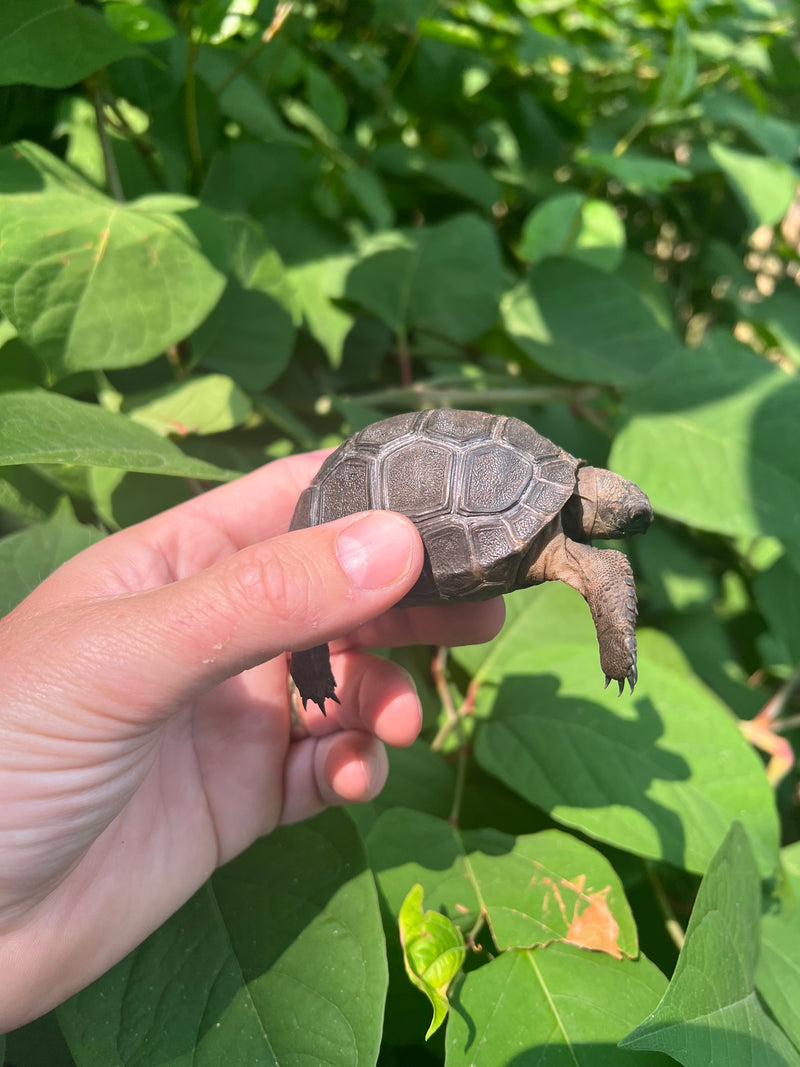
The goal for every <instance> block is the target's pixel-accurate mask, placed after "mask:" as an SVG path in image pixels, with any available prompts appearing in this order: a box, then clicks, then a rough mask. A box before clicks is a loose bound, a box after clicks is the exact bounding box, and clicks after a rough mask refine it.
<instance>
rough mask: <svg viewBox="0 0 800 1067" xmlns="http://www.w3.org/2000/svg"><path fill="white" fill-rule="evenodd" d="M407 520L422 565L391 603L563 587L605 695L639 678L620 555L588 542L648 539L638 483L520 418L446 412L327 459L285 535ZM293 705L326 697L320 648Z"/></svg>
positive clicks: (299, 655) (309, 655)
mask: <svg viewBox="0 0 800 1067" xmlns="http://www.w3.org/2000/svg"><path fill="white" fill-rule="evenodd" d="M376 509H387V510H389V511H399V512H402V514H404V515H407V516H408V517H409V518H410V519H411V520H412V521H413V523H414V525H415V526H416V527H417V529H418V530H419V532H420V535H421V537H422V541H423V544H424V546H425V563H424V566H423V569H422V573H421V574H420V576H419V578H418V580H417V582H416V584H415V585H414V587H413V588H412V589H411V591H410V592H409V593H408V594H407V595H406V596H405V597H404V598H403V599H402V600H401V601H400V604H401V605H407V606H424V605H433V604H442V603H454V602H459V601H464V600H488V599H490V598H491V597H495V596H500V595H502V594H503V593H508V592H511V591H512V590H514V589H522V588H525V587H526V586H530V585H538V584H540V583H541V582H548V581H562V582H566V583H567V585H571V586H572V587H573V588H575V589H577V590H578V592H579V593H580V594H581V595H582V596H583V597H584V599H585V600H586V601H587V603H588V605H589V608H590V610H591V613H592V618H593V619H594V623H595V628H596V630H597V640H598V644H599V646H600V665H601V667H602V669H603V671H604V673H605V676H606V685H608V683H609V681H610V680H611V679H612V678H613V679H615V680H617V681H618V682H619V691H620V693H622V690H623V687H624V684H625V680H626V679H627V681H628V684H629V686H630V689H631V692H633V687H634V685H635V684H636V680H637V677H638V675H637V668H636V588H635V585H634V581H633V574H632V572H631V568H630V564H629V563H628V560H627V558H626V556H624V555H623V554H622V553H621V552H615V551H612V550H609V549H605V550H601V549H597V548H594V547H592V546H591V545H590V544H588V542H589V540H590V539H592V538H597V537H599V538H616V537H621V536H627V535H629V534H633V533H640V532H644V531H645V530H646V529H647V527H648V526H649V525H650V523H651V521H652V518H653V511H652V508H651V506H650V501H649V500H648V499H647V497H646V495H645V494H644V493H643V492H642V490H641V489H639V487H638V486H637V485H634V483H633V482H629V481H627V480H626V479H625V478H621V477H620V476H619V475H617V474H613V473H612V472H611V471H607V470H603V469H602V468H597V467H589V466H587V465H586V464H585V463H584V462H583V461H582V460H579V459H576V458H575V457H574V456H571V455H570V454H569V452H565V451H564V449H563V448H559V446H558V445H556V444H553V442H552V441H549V440H548V439H547V438H546V437H542V435H541V434H539V433H537V432H536V430H534V429H532V428H531V427H530V426H528V425H527V424H526V423H524V422H521V421H520V420H519V419H515V418H511V417H508V416H505V415H489V414H486V413H485V412H482V411H458V410H452V409H447V408H442V409H438V410H435V411H422V412H410V413H409V414H405V415H395V416H393V417H392V418H389V419H383V420H381V421H380V422H375V423H373V424H372V425H371V426H367V427H366V428H365V429H363V430H360V431H359V432H358V433H355V434H353V435H352V437H349V438H348V439H347V440H346V441H345V442H344V444H342V445H341V446H340V447H339V448H338V449H337V450H336V451H335V452H334V453H333V454H332V455H330V456H329V457H328V458H327V459H326V460H325V462H324V463H323V465H322V467H321V468H320V470H319V472H318V474H317V476H316V477H315V478H314V480H313V482H312V483H311V485H310V486H309V487H308V488H307V489H306V490H305V491H304V492H303V493H302V495H301V497H300V499H299V501H298V503H297V507H296V509H295V513H294V517H293V519H292V524H291V529H293V530H296V529H302V528H305V527H307V526H318V525H320V524H321V523H325V522H331V521H333V520H334V519H339V518H342V517H343V516H345V515H351V514H353V513H355V512H359V511H370V510H376ZM291 675H292V678H293V679H294V682H295V685H296V686H297V689H298V692H299V693H300V697H301V699H302V701H303V705H304V706H305V705H306V703H307V702H308V701H309V700H311V701H313V702H314V703H315V704H318V705H319V707H320V708H321V709H322V712H323V714H324V712H325V701H326V700H334V701H336V702H337V703H338V699H337V697H336V681H335V679H334V677H333V673H332V671H331V666H330V657H329V654H328V646H327V645H318V646H317V647H315V648H311V649H306V650H302V651H298V652H293V653H292V659H291Z"/></svg>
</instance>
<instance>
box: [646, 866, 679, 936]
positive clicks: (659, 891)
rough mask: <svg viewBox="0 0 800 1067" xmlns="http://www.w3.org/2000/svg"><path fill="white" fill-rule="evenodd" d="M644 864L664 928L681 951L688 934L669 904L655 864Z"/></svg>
mask: <svg viewBox="0 0 800 1067" xmlns="http://www.w3.org/2000/svg"><path fill="white" fill-rule="evenodd" d="M642 862H643V863H644V869H645V871H646V873H647V880H648V882H649V883H650V888H651V889H652V890H653V896H654V897H655V898H656V903H657V904H658V907H659V910H660V912H661V914H662V915H663V916H664V927H665V929H666V931H667V933H668V934H669V937H670V940H671V941H672V943H673V944H674V945H675V946H676V947H677V949H678V951H680V950H681V949H682V948H683V943H684V941H685V940H686V933H685V931H684V929H683V927H682V926H681V924H680V923H679V922H678V919H677V916H676V915H675V912H674V911H673V910H672V905H671V904H670V902H669V898H668V896H667V894H666V891H665V889H664V886H663V885H662V884H661V879H660V878H659V876H658V872H657V871H656V868H655V864H653V863H650V862H649V861H648V860H643V861H642Z"/></svg>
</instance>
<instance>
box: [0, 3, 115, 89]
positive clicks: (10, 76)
mask: <svg viewBox="0 0 800 1067" xmlns="http://www.w3.org/2000/svg"><path fill="white" fill-rule="evenodd" d="M135 52H136V48H135V47H134V46H132V45H131V44H129V43H128V41H126V40H125V38H124V37H121V36H120V35H119V34H118V33H115V32H114V30H113V29H111V27H110V26H109V25H108V24H107V23H106V22H105V21H104V20H103V17H102V15H100V14H99V12H97V11H93V10H92V9H91V8H89V7H84V6H80V5H78V4H76V3H74V2H73V0H3V5H2V7H1V8H0V85H14V84H16V83H21V84H23V85H42V86H46V87H47V88H49V89H63V88H66V87H67V86H68V85H74V84H75V82H77V81H80V79H81V78H85V77H86V75H87V74H91V73H92V72H93V71H95V70H99V68H100V67H105V66H108V64H109V63H113V62H114V60H115V59H120V58H121V57H122V56H127V55H131V54H132V53H135Z"/></svg>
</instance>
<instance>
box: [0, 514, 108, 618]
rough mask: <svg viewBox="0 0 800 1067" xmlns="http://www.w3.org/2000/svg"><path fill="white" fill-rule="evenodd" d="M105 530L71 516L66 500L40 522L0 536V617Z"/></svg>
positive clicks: (99, 538) (101, 536) (97, 538)
mask: <svg viewBox="0 0 800 1067" xmlns="http://www.w3.org/2000/svg"><path fill="white" fill-rule="evenodd" d="M104 536H105V534H104V533H103V531H102V530H98V529H96V527H94V526H85V525H84V524H83V523H80V522H78V520H77V519H76V518H75V513H74V512H73V510H72V508H71V506H70V505H69V503H67V502H66V501H65V502H64V503H63V504H61V505H60V506H59V507H58V508H56V510H55V511H54V512H53V514H52V516H51V517H50V518H49V519H47V520H46V521H44V522H40V523H38V524H37V525H35V526H30V527H28V528H27V529H26V530H20V531H19V533H13V534H9V535H8V536H7V537H4V538H2V540H0V618H2V616H4V615H7V614H8V612H9V611H11V609H12V608H14V607H16V606H17V604H19V603H20V601H22V600H24V599H25V597H26V596H27V595H28V593H30V592H32V591H33V590H34V589H35V588H36V586H37V585H39V583H40V582H43V581H44V579H45V578H46V577H47V576H48V574H50V573H51V572H52V571H54V570H55V569H56V567H60V566H61V564H62V563H66V561H67V560H68V559H71V558H72V557H73V556H75V555H77V554H78V552H81V551H82V550H83V549H84V548H88V547H89V545H93V544H95V543H96V542H97V541H102V539H103V537H104Z"/></svg>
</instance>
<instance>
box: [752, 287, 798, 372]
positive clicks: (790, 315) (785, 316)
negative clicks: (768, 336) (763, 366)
mask: <svg viewBox="0 0 800 1067" xmlns="http://www.w3.org/2000/svg"><path fill="white" fill-rule="evenodd" d="M751 313H752V316H753V318H754V319H755V320H756V322H760V323H763V325H764V326H766V327H767V329H768V330H769V331H770V332H771V333H772V334H773V335H774V337H775V340H776V341H777V342H778V345H779V346H780V348H781V351H782V352H783V353H784V354H785V355H786V356H788V358H789V359H790V360H791V361H792V363H794V364H795V366H796V367H800V306H799V303H798V300H797V294H796V293H793V292H785V291H784V292H777V293H775V295H774V296H771V297H770V298H769V299H768V300H764V301H762V303H760V304H758V305H756V306H755V307H754V308H752V312H751Z"/></svg>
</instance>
